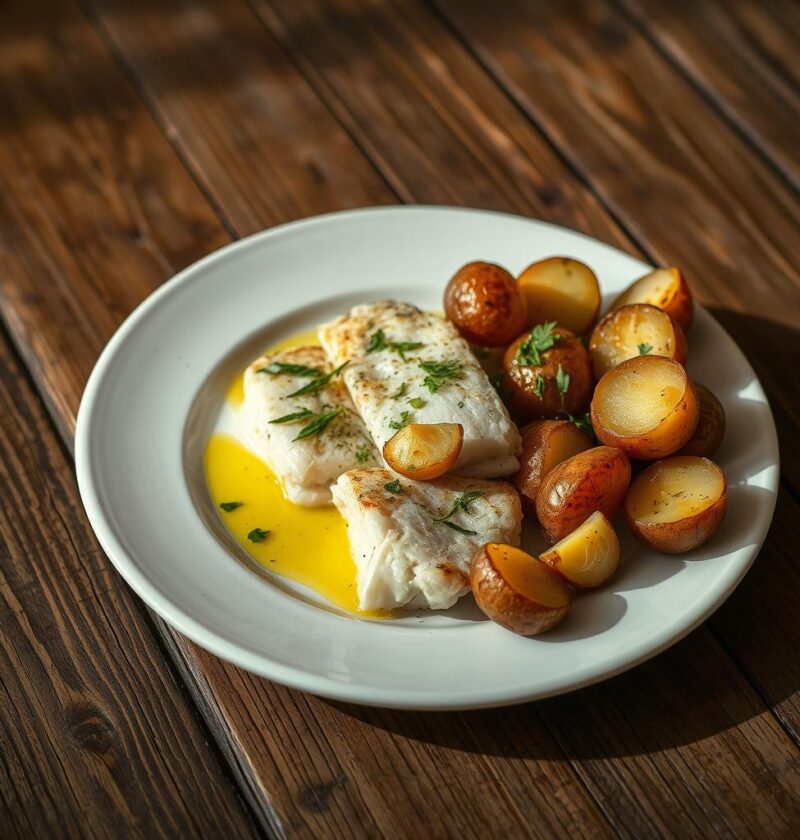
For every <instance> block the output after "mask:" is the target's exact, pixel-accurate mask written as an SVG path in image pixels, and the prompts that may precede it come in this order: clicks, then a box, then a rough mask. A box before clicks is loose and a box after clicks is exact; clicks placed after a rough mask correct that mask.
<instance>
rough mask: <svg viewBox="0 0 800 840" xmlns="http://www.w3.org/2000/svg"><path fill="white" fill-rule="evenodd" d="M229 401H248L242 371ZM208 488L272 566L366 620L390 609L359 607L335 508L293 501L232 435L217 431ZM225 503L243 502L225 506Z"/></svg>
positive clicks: (226, 518) (234, 530) (208, 456)
mask: <svg viewBox="0 0 800 840" xmlns="http://www.w3.org/2000/svg"><path fill="white" fill-rule="evenodd" d="M317 343H318V342H317V337H316V333H315V332H314V331H309V332H303V333H298V334H296V335H294V336H292V337H291V338H289V339H286V340H285V341H282V342H280V343H278V344H275V345H274V346H272V347H270V348H269V351H270V352H271V351H274V350H283V349H286V348H289V347H297V346H301V345H308V344H317ZM227 399H228V401H229V402H230V403H231V404H232V405H233V406H234V407H237V408H238V406H239V405H241V403H242V401H243V399H244V393H243V386H242V377H241V376H239V377H237V379H236V380H235V381H234V382H233V383H232V384H231V386H230V389H229V391H228V394H227ZM204 466H205V474H206V481H207V483H208V489H209V493H210V495H211V498H212V500H213V502H214V505H215V507H216V508H217V510H218V511H219V515H220V516H221V517H222V520H223V522H224V523H225V525H226V526H227V528H228V531H229V532H230V533H231V535H232V536H233V537H234V538H235V539H236V541H237V542H238V543H239V545H241V546H242V548H243V549H244V550H245V551H246V552H247V553H248V554H249V555H250V556H251V557H252V558H253V559H254V560H256V561H257V562H258V563H259V564H261V565H262V566H264V567H265V568H266V569H268V570H269V571H270V572H274V573H275V574H277V575H281V576H282V577H285V578H288V579H290V580H293V581H296V582H297V583H300V584H303V585H304V586H307V587H308V588H309V589H312V590H314V591H315V592H317V593H319V594H320V595H321V596H322V597H323V598H325V599H326V600H327V601H329V602H330V603H331V604H333V605H335V606H337V607H340V608H341V609H344V610H347V611H348V612H351V613H356V614H358V615H359V616H363V617H367V618H385V617H387V616H389V615H390V613H388V612H376V611H364V610H359V609H358V592H357V589H356V567H355V563H354V562H353V560H352V557H351V556H350V544H349V542H348V539H347V526H346V525H345V522H344V519H342V517H341V515H340V514H339V512H338V511H337V510H336V508H335V507H333V506H327V507H319V508H308V507H302V506H300V505H296V504H294V503H293V502H290V501H288V500H287V499H286V498H285V496H284V495H283V491H282V490H281V485H280V482H279V481H278V479H277V477H276V476H275V474H274V473H273V472H272V470H270V468H269V467H268V466H267V465H266V464H265V463H264V462H263V461H262V460H261V459H260V458H258V457H257V456H256V455H254V454H253V453H252V452H250V451H249V450H248V449H247V448H246V447H244V446H243V445H242V444H241V443H239V441H237V440H236V439H235V438H233V437H231V436H230V435H226V434H215V435H213V436H212V438H211V440H210V441H209V442H208V446H207V447H206V452H205V464H204ZM223 502H240V503H241V506H240V507H237V508H236V509H235V510H232V511H230V512H226V511H224V510H222V509H221V508H220V505H221V504H222V503H223ZM256 528H260V529H261V530H262V531H269V532H270V533H269V534H268V535H267V536H266V537H265V538H264V540H263V542H253V541H252V540H251V539H250V538H249V537H248V535H249V534H251V532H253V531H254V529H256Z"/></svg>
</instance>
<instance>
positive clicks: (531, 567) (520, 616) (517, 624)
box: [470, 543, 572, 636]
mask: <svg viewBox="0 0 800 840" xmlns="http://www.w3.org/2000/svg"><path fill="white" fill-rule="evenodd" d="M470 586H471V588H472V594H473V595H474V596H475V601H476V603H477V604H478V606H479V607H480V609H481V610H482V611H483V612H484V613H485V614H486V615H487V616H488V617H489V618H491V619H492V621H495V622H497V623H498V624H500V625H501V626H503V627H505V628H506V629H507V630H511V631H512V632H513V633H519V634H520V635H522V636H536V635H538V634H539V633H544V632H545V631H546V630H550V629H552V628H553V627H555V626H556V625H557V624H559V623H560V622H561V621H562V620H563V619H564V617H565V616H566V614H567V612H568V610H569V606H570V603H571V601H572V596H571V594H570V591H569V589H568V587H567V586H566V585H565V583H564V581H563V580H562V578H561V577H559V575H557V574H556V573H555V572H554V571H553V570H552V569H551V568H550V567H549V566H548V565H547V564H545V563H542V562H541V561H540V560H537V559H536V558H535V557H532V556H531V555H530V554H527V553H526V552H524V551H523V550H522V549H520V548H515V547H514V546H511V545H503V544H500V543H487V544H486V545H484V546H482V547H481V548H479V549H478V551H477V553H476V554H475V556H474V557H473V558H472V563H471V565H470Z"/></svg>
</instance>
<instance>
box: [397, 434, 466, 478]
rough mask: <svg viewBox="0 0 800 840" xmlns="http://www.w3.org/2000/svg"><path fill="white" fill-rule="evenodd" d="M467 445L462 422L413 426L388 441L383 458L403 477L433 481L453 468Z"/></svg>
mask: <svg viewBox="0 0 800 840" xmlns="http://www.w3.org/2000/svg"><path fill="white" fill-rule="evenodd" d="M463 443H464V427H463V426H462V425H461V424H460V423H409V424H408V426H404V427H403V428H402V429H400V431H399V432H397V433H396V434H394V435H392V437H390V438H389V440H387V441H386V443H385V444H384V445H383V457H384V459H385V460H386V463H387V464H388V465H389V466H390V467H391V468H392V469H393V470H394V471H395V472H398V473H400V475H404V476H406V477H407V478H414V479H416V480H417V481H430V480H431V479H432V478H438V477H439V476H440V475H444V474H445V473H446V472H447V471H448V470H450V469H452V468H453V466H454V465H455V463H456V461H457V460H458V456H459V455H460V454H461V446H462V444H463Z"/></svg>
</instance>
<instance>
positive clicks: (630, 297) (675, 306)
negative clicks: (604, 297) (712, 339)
mask: <svg viewBox="0 0 800 840" xmlns="http://www.w3.org/2000/svg"><path fill="white" fill-rule="evenodd" d="M656 270H657V271H669V272H670V273H671V275H672V287H671V289H670V292H669V293H668V294H665V295H663V296H662V297H660V298H659V297H650V296H649V295H644V294H642V293H641V292H640V291H639V289H640V288H641V286H637V284H639V283H640V281H642V280H646V279H647V278H648V277H649V276H650V275H652V274H653V273H654V272H649V273H648V274H645V275H644V277H640V278H639V279H638V280H635V281H634V282H633V283H631V285H630V286H629V287H628V288H627V289H626V290H625V291H624V292H623V293H622V294H621V295H620V296H619V297H618V298H617V299H616V300H615V301H614V303H612V304H611V309H612V310H614V309H619V308H620V306H626V305H627V304H629V303H649V304H650V305H651V306H657V307H658V308H659V309H663V310H664V312H666V313H667V315H669V316H670V318H672V320H673V321H675V322H676V323H677V324H680V326H681V329H683V330H684V332H685V331H687V330H688V329H689V327H691V326H692V321H693V320H694V299H693V298H692V292H691V290H690V289H689V284H688V283H687V282H686V278H685V277H684V276H683V272H682V271H681V270H680V269H679V268H666V269H656Z"/></svg>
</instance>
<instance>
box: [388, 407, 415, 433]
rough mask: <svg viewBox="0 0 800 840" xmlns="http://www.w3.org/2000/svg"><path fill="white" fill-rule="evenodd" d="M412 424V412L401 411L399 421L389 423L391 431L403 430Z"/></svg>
mask: <svg viewBox="0 0 800 840" xmlns="http://www.w3.org/2000/svg"><path fill="white" fill-rule="evenodd" d="M410 422H411V412H410V411H401V412H400V419H399V420H392V422H391V423H389V428H390V429H402V428H404V427H406V426H407V425H408V424H409V423H410Z"/></svg>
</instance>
